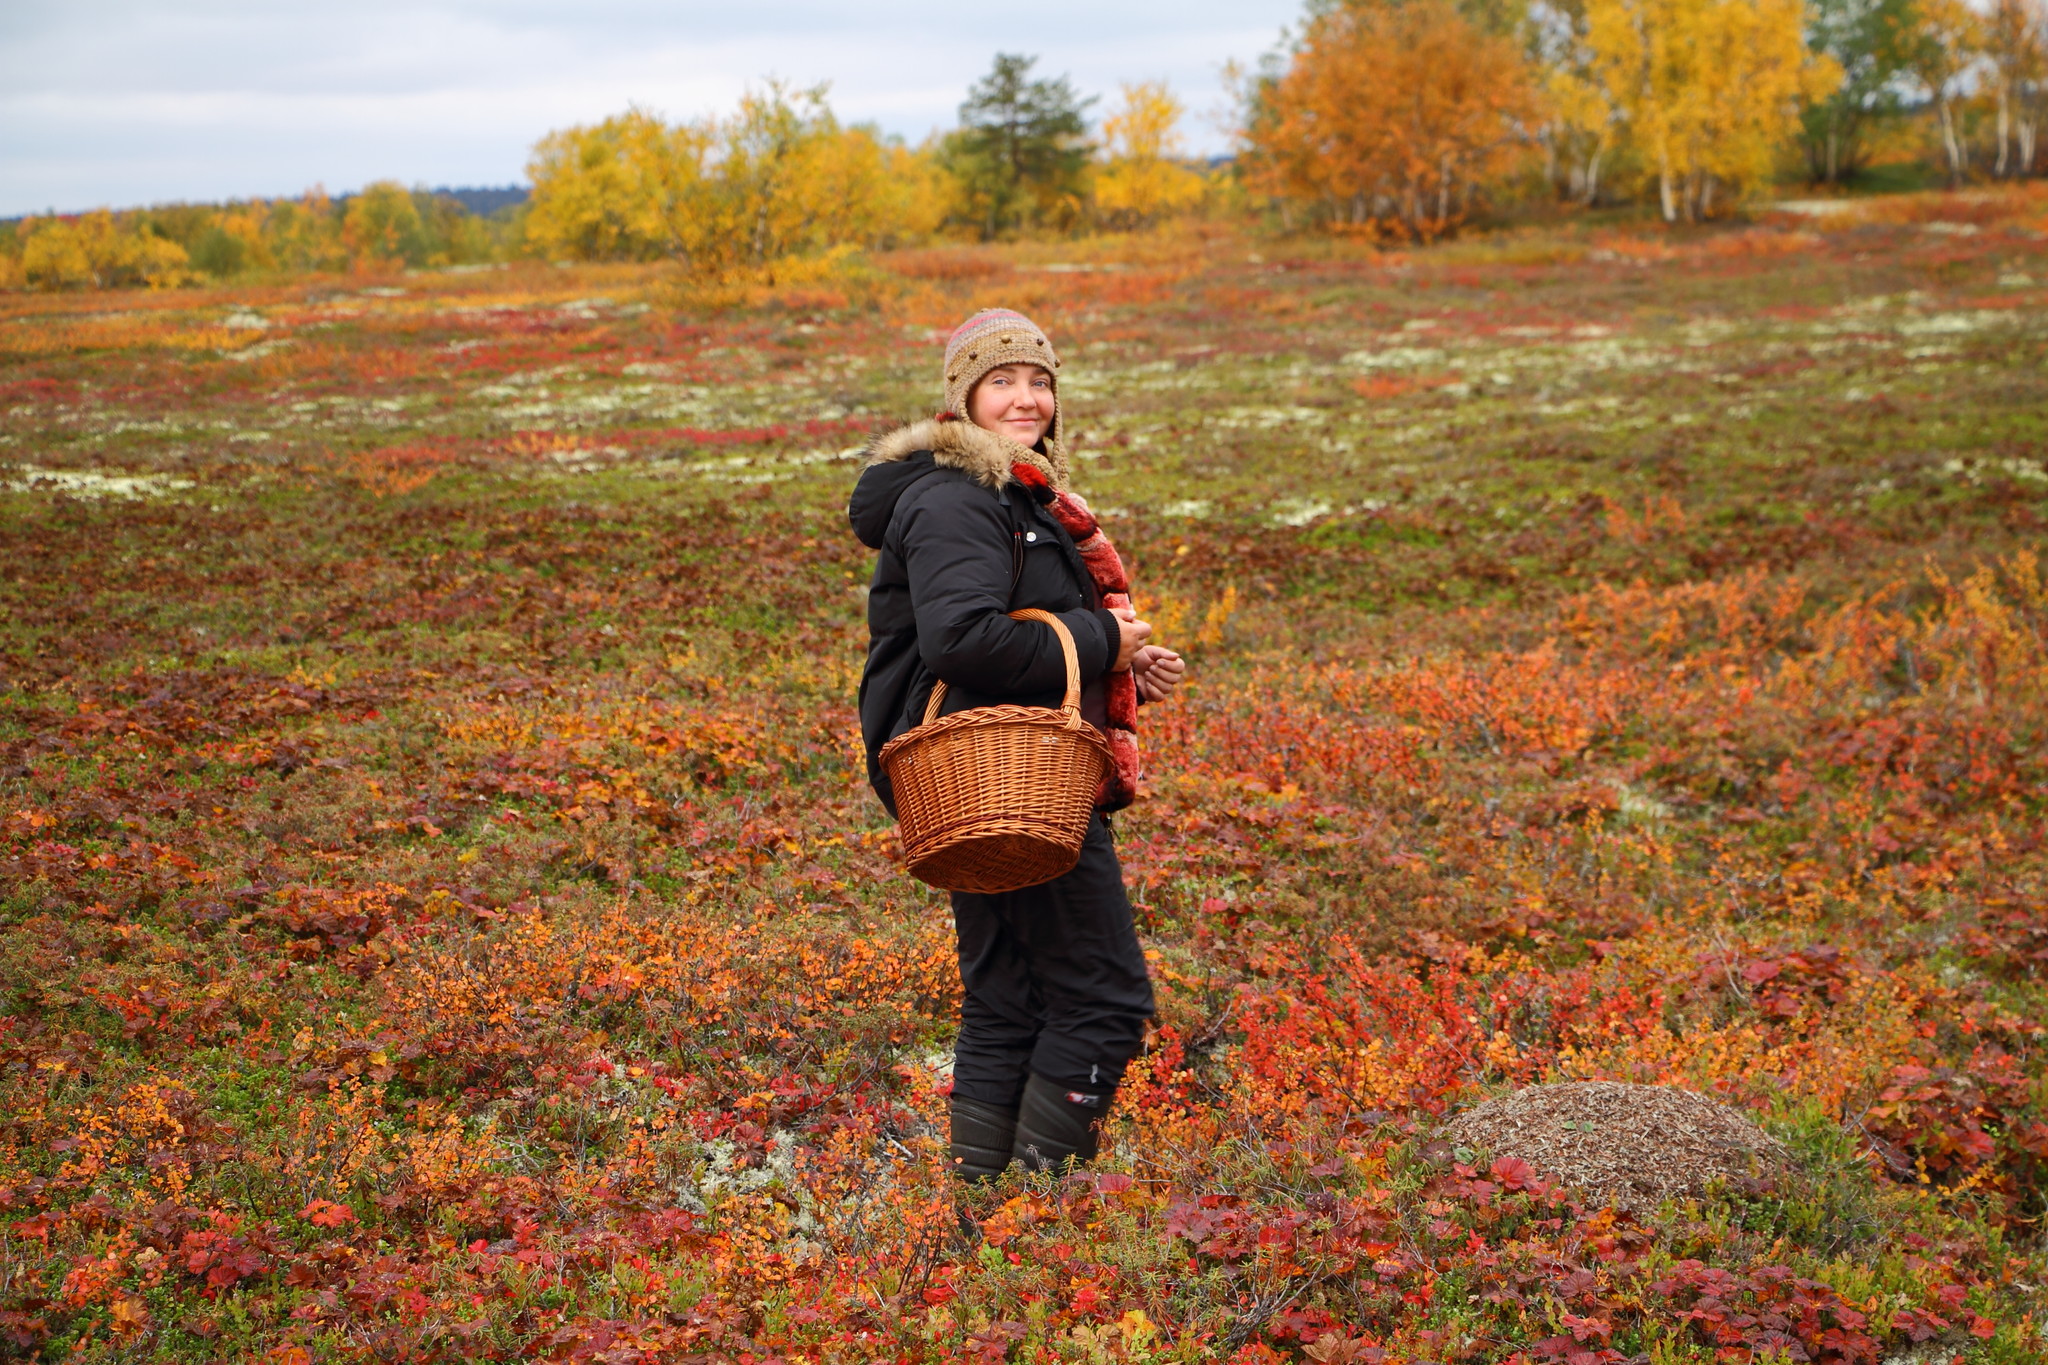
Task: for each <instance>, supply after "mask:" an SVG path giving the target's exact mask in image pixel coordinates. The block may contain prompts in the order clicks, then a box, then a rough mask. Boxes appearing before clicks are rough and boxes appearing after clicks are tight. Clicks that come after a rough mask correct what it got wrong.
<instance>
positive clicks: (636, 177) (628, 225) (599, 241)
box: [525, 109, 709, 261]
mask: <svg viewBox="0 0 2048 1365" xmlns="http://www.w3.org/2000/svg"><path fill="white" fill-rule="evenodd" d="M708 150H709V145H708V139H707V138H706V137H705V136H704V130H703V129H702V128H700V127H698V126H695V125H691V124H681V125H677V126H674V127H671V126H670V125H668V124H666V123H664V122H662V121H661V119H659V118H657V117H655V116H654V115H653V114H650V113H648V112H647V111H646V110H644V109H629V110H627V111H626V112H625V113H623V114H617V115H614V116H613V117H611V118H608V119H606V120H605V121H604V122H602V123H599V124H596V125H595V126H592V127H577V128H565V129H563V130H561V131H560V132H554V133H549V134H548V135H547V136H546V137H544V138H542V139H541V140H540V141H539V142H538V143H536V144H535V145H534V149H533V156H532V158H531V159H530V160H529V161H528V162H527V165H526V173H527V176H528V178H529V179H530V180H532V182H533V193H532V196H531V198H530V199H529V200H528V201H527V210H526V224H525V230H526V238H527V241H528V242H529V243H531V244H532V245H533V246H535V247H537V248H538V249H539V250H541V251H542V252H544V253H545V254H547V255H550V256H557V257H567V258H571V259H575V260H584V261H616V260H657V259H659V258H661V257H662V256H664V255H667V254H669V253H670V252H671V250H672V248H671V246H670V240H671V238H672V237H673V236H674V235H675V233H674V230H673V227H672V224H675V223H676V222H677V221H678V220H679V219H680V218H682V217H686V216H687V206H688V204H689V202H690V200H691V198H692V197H693V194H694V192H695V190H696V182H697V181H698V180H700V179H701V178H702V176H703V171H704V159H705V155H706V153H707V152H708Z"/></svg>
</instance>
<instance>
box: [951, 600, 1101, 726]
mask: <svg viewBox="0 0 2048 1365" xmlns="http://www.w3.org/2000/svg"><path fill="white" fill-rule="evenodd" d="M1010 619H1011V620H1012V621H1043V622H1045V624H1047V625H1049V626H1051V627H1052V633H1053V634H1055V635H1057V636H1059V637H1060V655H1061V657H1062V658H1064V659H1065V660H1066V664H1067V695H1066V699H1065V700H1064V701H1062V702H1061V703H1060V710H1062V711H1064V712H1066V714H1067V719H1068V721H1069V722H1070V723H1071V722H1074V721H1078V720H1080V718H1081V656H1080V655H1079V654H1076V653H1075V652H1074V636H1073V632H1071V631H1069V630H1068V629H1067V623H1066V622H1065V621H1062V620H1060V618H1059V617H1057V616H1054V615H1053V614H1052V613H1051V612H1049V611H1040V610H1039V609H1038V608H1037V607H1020V608H1018V609H1017V610H1016V611H1013V612H1011V613H1010ZM945 700H946V680H945V679H944V678H941V679H939V680H938V681H937V682H936V683H934V684H933V685H932V699H931V700H930V701H928V702H926V703H925V704H924V720H923V722H922V723H923V724H925V725H930V724H931V723H932V722H933V721H935V720H937V719H938V718H939V705H940V703H941V702H943V701H945Z"/></svg>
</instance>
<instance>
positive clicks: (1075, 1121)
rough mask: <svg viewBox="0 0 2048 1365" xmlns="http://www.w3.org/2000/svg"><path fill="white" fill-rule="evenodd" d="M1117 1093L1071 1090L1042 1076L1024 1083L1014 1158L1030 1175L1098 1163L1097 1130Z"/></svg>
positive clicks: (1033, 1077) (1013, 1149)
mask: <svg viewBox="0 0 2048 1365" xmlns="http://www.w3.org/2000/svg"><path fill="white" fill-rule="evenodd" d="M1115 1094H1116V1092H1115V1091H1114V1090H1108V1091H1102V1092H1089V1091H1082V1090H1069V1089H1067V1088H1066V1087H1065V1086H1063V1085H1055V1084H1053V1083H1052V1082H1051V1081H1048V1080H1046V1079H1045V1078H1044V1077H1042V1076H1036V1075H1034V1076H1032V1077H1031V1079H1030V1080H1028V1081H1026V1082H1025V1083H1024V1102H1023V1104H1022V1105H1021V1106H1019V1108H1018V1111H1017V1139H1016V1145H1015V1146H1014V1147H1013V1148H1012V1149H1011V1153H1010V1154H1011V1155H1012V1156H1013V1157H1015V1158H1016V1159H1017V1160H1018V1161H1021V1162H1023V1163H1024V1169H1025V1170H1027V1171H1058V1170H1064V1169H1066V1167H1067V1164H1068V1163H1069V1162H1072V1163H1073V1164H1075V1165H1080V1164H1082V1163H1083V1162H1088V1161H1093V1160H1094V1159H1095V1127H1096V1125H1097V1124H1099V1123H1100V1122H1101V1121H1102V1116H1103V1115H1105V1114H1107V1113H1108V1112H1109V1101H1110V1098H1111V1096H1113V1095H1115Z"/></svg>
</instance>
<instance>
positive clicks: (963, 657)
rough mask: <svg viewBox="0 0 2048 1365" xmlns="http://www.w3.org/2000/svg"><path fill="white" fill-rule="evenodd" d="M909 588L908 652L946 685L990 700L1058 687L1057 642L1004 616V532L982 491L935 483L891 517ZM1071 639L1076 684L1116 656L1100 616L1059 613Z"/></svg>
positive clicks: (997, 510) (1036, 626) (953, 482)
mask: <svg viewBox="0 0 2048 1365" xmlns="http://www.w3.org/2000/svg"><path fill="white" fill-rule="evenodd" d="M897 511H898V518H897V533H898V534H899V535H900V537H901V544H902V554H903V563H904V568H905V570H906V571H907V574H908V577H909V580H910V605H911V612H912V614H913V615H914V616H915V618H916V621H917V648H918V653H919V655H920V656H922V658H923V659H924V663H925V667H927V668H929V669H930V670H931V671H932V672H933V673H935V674H937V675H938V676H939V677H940V678H943V679H944V680H945V681H946V683H947V684H948V685H950V686H953V687H964V688H968V689H970V690H972V691H975V692H981V693H985V694H991V695H996V696H1002V695H1017V694H1026V693H1044V692H1057V691H1058V690H1059V689H1060V688H1061V687H1062V686H1063V685H1064V683H1065V681H1066V668H1065V665H1064V664H1063V663H1062V661H1061V658H1060V644H1059V640H1058V639H1057V638H1056V637H1055V636H1054V635H1053V633H1052V632H1051V631H1050V630H1047V629H1046V628H1045V626H1044V625H1043V624H1041V623H1040V622H1037V621H1013V620H1011V619H1010V617H1009V614H1008V613H1009V606H1010V564H1011V554H1012V553H1013V550H1012V546H1011V536H1012V532H1011V527H1010V523H1009V520H1008V518H1006V517H1005V516H1004V515H1003V510H1002V506H1001V504H999V503H998V502H997V501H996V499H995V497H994V495H993V494H991V493H989V492H988V491H987V490H986V489H984V488H981V487H979V486H977V485H974V484H970V483H968V482H966V481H965V480H959V479H935V480H932V481H930V482H928V483H927V484H926V485H925V487H924V488H923V489H920V490H918V492H917V493H916V494H914V495H912V496H910V497H907V498H905V499H904V501H903V504H902V505H901V506H900V507H899V508H898V509H897ZM1059 617H1060V620H1061V621H1062V622H1063V623H1065V625H1066V627H1067V629H1068V631H1069V632H1071V633H1072V635H1073V637H1074V650H1075V653H1076V654H1077V655H1079V657H1080V663H1081V677H1082V678H1083V679H1084V680H1087V679H1092V678H1096V677H1100V676H1101V675H1102V673H1103V672H1104V670H1105V669H1106V668H1107V667H1108V666H1109V664H1110V662H1111V661H1112V660H1113V659H1114V658H1115V655H1114V653H1113V652H1112V651H1111V650H1110V649H1109V647H1108V644H1107V642H1106V641H1105V640H1104V639H1103V626H1102V620H1103V615H1102V613H1100V612H1098V611H1095V610H1093V609H1090V608H1086V607H1077V608H1075V609H1074V610H1072V611H1064V612H1061V613H1059Z"/></svg>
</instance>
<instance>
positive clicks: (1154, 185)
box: [1095, 81, 1204, 227]
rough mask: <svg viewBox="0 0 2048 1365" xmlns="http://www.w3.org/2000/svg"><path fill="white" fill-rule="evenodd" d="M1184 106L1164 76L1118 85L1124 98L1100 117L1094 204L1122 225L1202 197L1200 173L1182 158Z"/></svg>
mask: <svg viewBox="0 0 2048 1365" xmlns="http://www.w3.org/2000/svg"><path fill="white" fill-rule="evenodd" d="M1186 112H1187V110H1186V106H1184V105H1182V103H1181V102H1180V100H1179V99H1178V98H1176V97H1175V95H1174V93H1173V90H1172V88H1171V87H1170V86H1168V85H1167V83H1166V82H1165V81H1140V82H1138V83H1137V84H1135V85H1133V84H1126V85H1125V86H1124V87H1123V104H1122V106H1121V107H1119V108H1118V109H1117V111H1116V112H1115V113H1113V114H1111V115H1110V116H1109V117H1108V118H1106V119H1104V120H1103V121H1102V141H1103V149H1102V150H1103V162H1102V169H1101V170H1100V171H1099V172H1098V173H1097V175H1096V177H1095V207H1096V209H1097V210H1098V211H1099V212H1100V213H1101V214H1102V215H1103V217H1105V218H1107V219H1108V220H1109V221H1110V222H1112V223H1115V224H1117V225H1118V226H1121V227H1139V226H1142V225H1145V224H1148V223H1154V222H1157V221H1158V220H1159V219H1161V218H1164V217H1166V216H1168V215H1170V214H1175V213H1181V212H1184V211H1186V210H1188V209H1191V208H1193V207H1194V206H1195V205H1197V204H1199V203H1201V202H1202V194H1203V190H1204V186H1203V183H1202V177H1201V176H1199V175H1197V174H1196V173H1195V172H1194V171H1192V170H1189V169H1188V167H1187V166H1185V165H1184V164H1182V162H1181V160H1180V157H1181V140H1180V121H1181V117H1182V115H1183V114H1185V113H1186Z"/></svg>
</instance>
